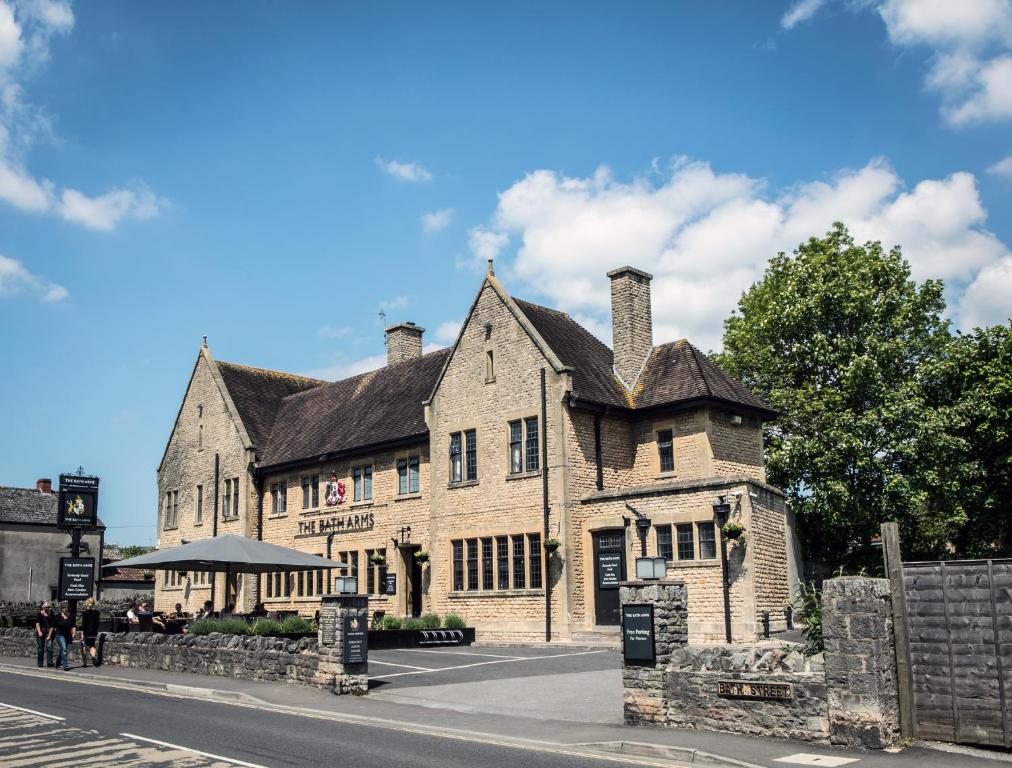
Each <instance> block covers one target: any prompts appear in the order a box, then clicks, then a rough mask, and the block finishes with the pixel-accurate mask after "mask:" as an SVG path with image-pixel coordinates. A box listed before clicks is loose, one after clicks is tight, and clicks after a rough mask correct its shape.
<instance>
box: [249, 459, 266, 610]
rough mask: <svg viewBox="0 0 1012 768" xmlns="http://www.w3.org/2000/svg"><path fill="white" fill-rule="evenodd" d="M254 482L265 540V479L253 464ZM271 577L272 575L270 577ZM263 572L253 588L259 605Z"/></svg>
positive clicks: (259, 533)
mask: <svg viewBox="0 0 1012 768" xmlns="http://www.w3.org/2000/svg"><path fill="white" fill-rule="evenodd" d="M252 474H253V483H254V485H255V486H256V489H257V541H263V540H264V479H263V476H262V475H261V474H260V469H259V468H258V467H257V465H256V464H255V463H254V464H253V472H252ZM268 578H270V577H268ZM262 581H263V578H262V574H259V573H258V574H256V586H255V587H254V588H253V598H254V599H253V604H254V605H257V604H258V603H259V602H260V601H261V599H262V598H263V596H262V595H261V594H260V590H261V588H262V587H261V582H262Z"/></svg>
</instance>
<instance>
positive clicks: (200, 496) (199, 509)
mask: <svg viewBox="0 0 1012 768" xmlns="http://www.w3.org/2000/svg"><path fill="white" fill-rule="evenodd" d="M196 497H197V499H196V505H195V506H194V508H193V524H194V525H200V524H201V523H203V522H204V486H202V485H198V486H197V494H196Z"/></svg>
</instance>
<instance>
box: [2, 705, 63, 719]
mask: <svg viewBox="0 0 1012 768" xmlns="http://www.w3.org/2000/svg"><path fill="white" fill-rule="evenodd" d="M0 707H7V709H16V710H17V711H18V712H27V713H28V714H30V715H38V716H39V717H48V718H49V719H50V720H66V718H65V717H60V716H58V715H47V714H46V713H45V712H37V711H36V710H34V709H26V708H25V707H15V706H14V705H13V704H4V703H3V702H0Z"/></svg>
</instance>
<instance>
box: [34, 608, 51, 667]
mask: <svg viewBox="0 0 1012 768" xmlns="http://www.w3.org/2000/svg"><path fill="white" fill-rule="evenodd" d="M49 607H50V606H49V603H43V604H42V606H41V607H40V608H39V612H38V613H37V614H36V615H35V649H36V651H37V652H38V664H39V666H40V667H42V666H45V665H48V666H50V667H51V666H53V646H52V645H50V640H51V639H52V634H53V625H52V623H51V622H50V621H49ZM47 657H48V658H47Z"/></svg>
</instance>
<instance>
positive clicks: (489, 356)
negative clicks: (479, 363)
mask: <svg viewBox="0 0 1012 768" xmlns="http://www.w3.org/2000/svg"><path fill="white" fill-rule="evenodd" d="M485 381H486V382H489V381H495V352H493V351H492V350H491V349H486V350H485Z"/></svg>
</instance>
